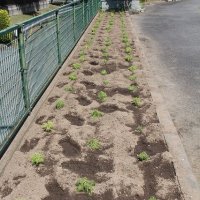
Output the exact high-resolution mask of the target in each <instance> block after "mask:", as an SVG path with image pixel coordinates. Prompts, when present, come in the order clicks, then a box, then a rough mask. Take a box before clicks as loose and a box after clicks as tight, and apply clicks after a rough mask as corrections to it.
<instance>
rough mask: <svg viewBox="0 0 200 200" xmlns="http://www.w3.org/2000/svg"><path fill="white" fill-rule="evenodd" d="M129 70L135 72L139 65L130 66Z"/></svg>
mask: <svg viewBox="0 0 200 200" xmlns="http://www.w3.org/2000/svg"><path fill="white" fill-rule="evenodd" d="M128 70H129V71H131V72H132V73H134V72H135V70H137V66H135V65H132V66H130V67H129V68H128Z"/></svg>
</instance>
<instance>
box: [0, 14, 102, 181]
mask: <svg viewBox="0 0 200 200" xmlns="http://www.w3.org/2000/svg"><path fill="white" fill-rule="evenodd" d="M98 15H99V14H98V13H97V15H96V16H95V17H94V18H93V20H92V21H91V23H90V24H89V26H88V27H87V29H86V30H85V32H84V33H83V35H82V36H81V38H80V39H79V41H78V42H77V44H76V46H75V47H74V49H73V50H72V52H71V53H70V54H69V56H68V57H67V59H66V60H65V62H64V63H63V65H62V67H61V68H60V70H59V71H58V72H57V74H56V75H55V77H54V79H53V80H52V82H51V83H50V84H49V86H48V88H47V89H46V90H45V92H44V93H43V95H42V96H41V98H40V99H39V100H38V102H37V104H36V105H35V107H34V108H33V110H32V111H31V113H30V115H29V116H28V117H27V119H26V121H25V122H24V123H23V125H22V127H21V128H20V130H19V131H18V133H17V135H16V136H15V138H14V139H13V141H12V144H11V145H10V146H9V147H8V149H7V150H6V152H5V153H4V155H3V157H2V158H1V160H0V177H1V175H2V174H3V172H4V170H5V168H6V166H7V164H8V163H9V161H10V160H11V158H12V156H13V154H14V153H15V151H16V150H17V149H18V148H19V146H20V144H21V143H23V142H24V140H25V137H26V133H27V130H28V129H29V127H30V126H31V124H32V123H33V122H34V120H35V118H36V117H37V114H38V112H39V110H40V108H41V107H42V105H43V104H44V102H45V101H46V99H47V98H48V97H49V95H50V93H51V91H52V90H53V88H54V87H55V86H56V84H57V83H58V81H59V78H60V75H61V74H62V73H63V72H64V70H65V68H66V67H68V64H69V61H70V59H71V58H72V57H73V55H74V54H75V52H76V51H77V49H78V48H79V46H80V44H81V43H82V42H83V40H84V39H85V36H86V35H87V33H88V32H89V31H90V29H91V27H92V26H93V24H94V21H95V20H96V18H97V17H98Z"/></svg>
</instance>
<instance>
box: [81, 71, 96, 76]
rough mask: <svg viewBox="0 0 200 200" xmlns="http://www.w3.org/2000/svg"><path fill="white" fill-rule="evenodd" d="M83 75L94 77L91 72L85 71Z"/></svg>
mask: <svg viewBox="0 0 200 200" xmlns="http://www.w3.org/2000/svg"><path fill="white" fill-rule="evenodd" d="M82 73H83V74H84V75H86V76H92V75H93V72H92V71H90V70H84V71H83V72H82Z"/></svg>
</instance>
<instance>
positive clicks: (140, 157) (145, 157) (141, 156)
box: [137, 151, 150, 161]
mask: <svg viewBox="0 0 200 200" xmlns="http://www.w3.org/2000/svg"><path fill="white" fill-rule="evenodd" d="M137 158H138V160H139V161H145V160H149V158H150V157H149V155H148V154H147V153H146V152H145V151H143V152H141V153H139V154H138V155H137Z"/></svg>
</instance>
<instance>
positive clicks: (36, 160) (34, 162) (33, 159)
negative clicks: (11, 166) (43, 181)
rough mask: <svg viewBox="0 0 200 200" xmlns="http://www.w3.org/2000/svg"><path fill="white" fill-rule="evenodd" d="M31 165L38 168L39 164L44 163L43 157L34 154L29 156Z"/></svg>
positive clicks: (40, 154) (39, 154)
mask: <svg viewBox="0 0 200 200" xmlns="http://www.w3.org/2000/svg"><path fill="white" fill-rule="evenodd" d="M31 162H32V165H36V166H39V165H40V164H42V163H44V155H43V154H42V153H34V154H33V155H32V156H31Z"/></svg>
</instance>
